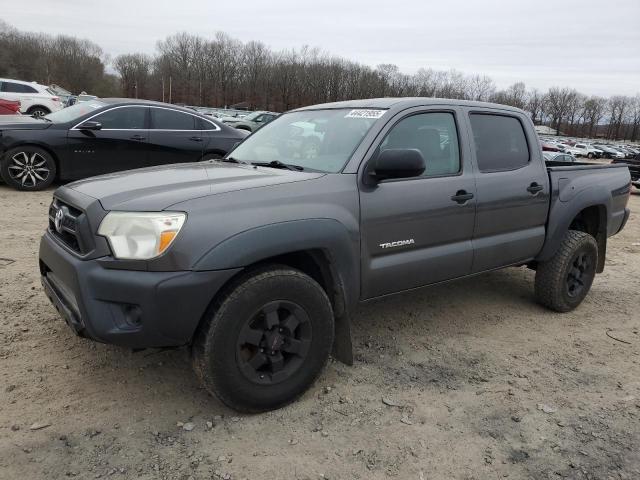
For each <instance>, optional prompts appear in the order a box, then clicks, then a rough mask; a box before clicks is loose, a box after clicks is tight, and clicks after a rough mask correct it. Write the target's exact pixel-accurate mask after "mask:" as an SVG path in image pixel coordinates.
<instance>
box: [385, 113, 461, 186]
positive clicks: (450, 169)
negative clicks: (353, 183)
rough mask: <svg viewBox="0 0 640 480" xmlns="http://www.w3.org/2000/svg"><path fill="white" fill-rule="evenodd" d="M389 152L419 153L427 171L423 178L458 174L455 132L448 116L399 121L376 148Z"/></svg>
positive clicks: (442, 114)
mask: <svg viewBox="0 0 640 480" xmlns="http://www.w3.org/2000/svg"><path fill="white" fill-rule="evenodd" d="M392 148H394V149H395V148H412V149H417V150H420V152H421V153H422V157H423V158H424V161H425V164H426V167H427V168H426V169H425V171H424V173H423V174H422V176H424V177H433V176H441V175H454V174H456V173H458V172H459V171H460V150H459V148H458V132H457V129H456V122H455V119H454V117H453V114H452V113H448V112H432V113H420V114H417V115H411V116H410V117H406V118H404V119H402V120H400V121H399V122H398V123H397V124H396V125H394V126H393V128H392V129H391V130H390V131H389V133H388V134H387V136H386V137H385V139H384V140H383V142H382V144H381V145H380V149H381V150H386V149H392Z"/></svg>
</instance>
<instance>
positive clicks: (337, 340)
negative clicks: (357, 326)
mask: <svg viewBox="0 0 640 480" xmlns="http://www.w3.org/2000/svg"><path fill="white" fill-rule="evenodd" d="M331 355H332V356H333V358H335V359H336V360H338V361H340V362H342V363H344V364H345V365H353V345H352V343H351V318H350V317H349V315H348V314H346V313H345V314H344V315H341V316H340V317H336V319H335V335H334V340H333V351H332V352H331Z"/></svg>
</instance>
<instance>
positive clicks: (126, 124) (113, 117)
mask: <svg viewBox="0 0 640 480" xmlns="http://www.w3.org/2000/svg"><path fill="white" fill-rule="evenodd" d="M146 111H147V109H146V108H144V107H123V108H114V109H113V110H108V111H106V112H104V113H101V114H100V115H98V116H96V117H94V118H93V119H92V120H94V121H96V122H100V123H101V124H102V130H142V129H144V128H145V116H146Z"/></svg>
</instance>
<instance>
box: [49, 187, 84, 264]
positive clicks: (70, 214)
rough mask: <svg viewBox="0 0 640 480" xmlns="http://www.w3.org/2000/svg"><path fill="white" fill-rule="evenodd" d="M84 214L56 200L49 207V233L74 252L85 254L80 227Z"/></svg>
mask: <svg viewBox="0 0 640 480" xmlns="http://www.w3.org/2000/svg"><path fill="white" fill-rule="evenodd" d="M83 215H84V214H83V212H82V211H81V210H78V209H77V208H75V207H73V206H71V205H69V204H67V203H64V202H62V201H60V200H59V199H57V198H55V199H54V200H53V202H52V203H51V205H50V206H49V231H50V232H51V234H52V235H53V236H54V237H56V238H58V239H59V240H60V241H61V242H62V243H63V244H65V245H66V246H67V247H69V248H70V249H71V250H73V251H74V252H77V253H79V254H81V255H82V254H83V253H85V252H84V251H83V248H82V247H83V245H82V240H81V236H80V233H79V228H78V227H79V225H80V221H81V219H82V216H83Z"/></svg>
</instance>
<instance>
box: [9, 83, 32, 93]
mask: <svg viewBox="0 0 640 480" xmlns="http://www.w3.org/2000/svg"><path fill="white" fill-rule="evenodd" d="M2 91H3V92H8V93H38V90H36V89H35V88H33V87H30V86H29V85H22V84H21V83H13V82H2Z"/></svg>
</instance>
